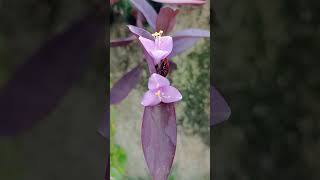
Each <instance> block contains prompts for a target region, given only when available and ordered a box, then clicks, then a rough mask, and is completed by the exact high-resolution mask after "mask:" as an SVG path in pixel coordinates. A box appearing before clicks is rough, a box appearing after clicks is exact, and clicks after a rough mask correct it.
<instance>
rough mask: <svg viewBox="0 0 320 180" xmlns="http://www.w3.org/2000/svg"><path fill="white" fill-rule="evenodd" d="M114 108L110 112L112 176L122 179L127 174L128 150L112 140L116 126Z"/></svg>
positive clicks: (116, 179) (118, 179) (117, 179)
mask: <svg viewBox="0 0 320 180" xmlns="http://www.w3.org/2000/svg"><path fill="white" fill-rule="evenodd" d="M113 114H114V113H113V109H112V108H111V113H110V138H111V143H110V176H111V177H112V178H113V179H115V180H120V179H122V178H123V175H124V174H125V169H126V164H127V154H126V151H125V150H124V149H123V148H122V147H121V146H119V145H118V144H115V143H114V141H113V140H112V139H113V138H114V135H115V132H116V127H115V122H114V118H113V117H114V115H113Z"/></svg>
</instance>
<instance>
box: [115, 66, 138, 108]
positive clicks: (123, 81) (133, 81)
mask: <svg viewBox="0 0 320 180" xmlns="http://www.w3.org/2000/svg"><path fill="white" fill-rule="evenodd" d="M141 72H142V68H141V65H140V64H139V65H138V66H136V67H135V68H133V69H132V70H131V71H129V72H127V73H126V74H125V75H123V76H122V77H121V78H120V79H119V80H118V81H117V82H116V83H115V84H114V85H113V87H112V88H111V90H110V104H117V103H120V102H121V101H122V100H123V99H125V98H126V97H127V96H128V94H129V93H130V92H131V90H132V89H133V88H134V87H135V86H136V85H137V84H138V82H139V78H140V75H141Z"/></svg>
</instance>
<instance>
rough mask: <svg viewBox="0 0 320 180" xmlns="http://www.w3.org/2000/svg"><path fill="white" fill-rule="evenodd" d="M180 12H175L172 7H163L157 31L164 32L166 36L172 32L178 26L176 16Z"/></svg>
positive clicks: (158, 19) (158, 18)
mask: <svg viewBox="0 0 320 180" xmlns="http://www.w3.org/2000/svg"><path fill="white" fill-rule="evenodd" d="M178 12H179V10H178V9H176V10H173V9H172V8H170V7H163V8H161V9H160V12H159V15H158V17H157V28H156V31H157V32H158V31H160V30H162V31H163V33H164V34H168V33H169V32H170V31H172V29H173V27H174V25H175V24H176V15H177V14H178Z"/></svg>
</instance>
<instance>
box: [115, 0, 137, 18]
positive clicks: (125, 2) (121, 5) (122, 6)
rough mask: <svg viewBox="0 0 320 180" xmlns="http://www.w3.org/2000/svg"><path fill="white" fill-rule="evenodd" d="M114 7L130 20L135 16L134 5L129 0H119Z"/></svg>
mask: <svg viewBox="0 0 320 180" xmlns="http://www.w3.org/2000/svg"><path fill="white" fill-rule="evenodd" d="M113 9H114V10H115V11H116V12H117V13H119V14H121V16H122V17H124V19H125V20H126V21H128V22H130V21H132V20H133V16H132V15H131V11H132V6H131V4H130V2H129V0H119V1H118V2H117V3H115V4H114V5H113Z"/></svg>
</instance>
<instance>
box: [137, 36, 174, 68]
mask: <svg viewBox="0 0 320 180" xmlns="http://www.w3.org/2000/svg"><path fill="white" fill-rule="evenodd" d="M161 34H162V31H160V32H156V33H154V34H152V35H153V36H154V37H155V40H154V41H153V40H150V39H147V38H144V37H141V36H140V37H139V40H140V42H141V43H142V45H143V46H144V48H145V49H146V51H147V52H148V53H149V54H150V56H151V57H152V58H153V61H154V64H155V65H157V64H159V63H160V62H161V60H162V59H164V58H166V57H167V56H168V55H169V54H170V53H171V51H172V48H173V41H172V37H171V36H163V37H162V36H161Z"/></svg>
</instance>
